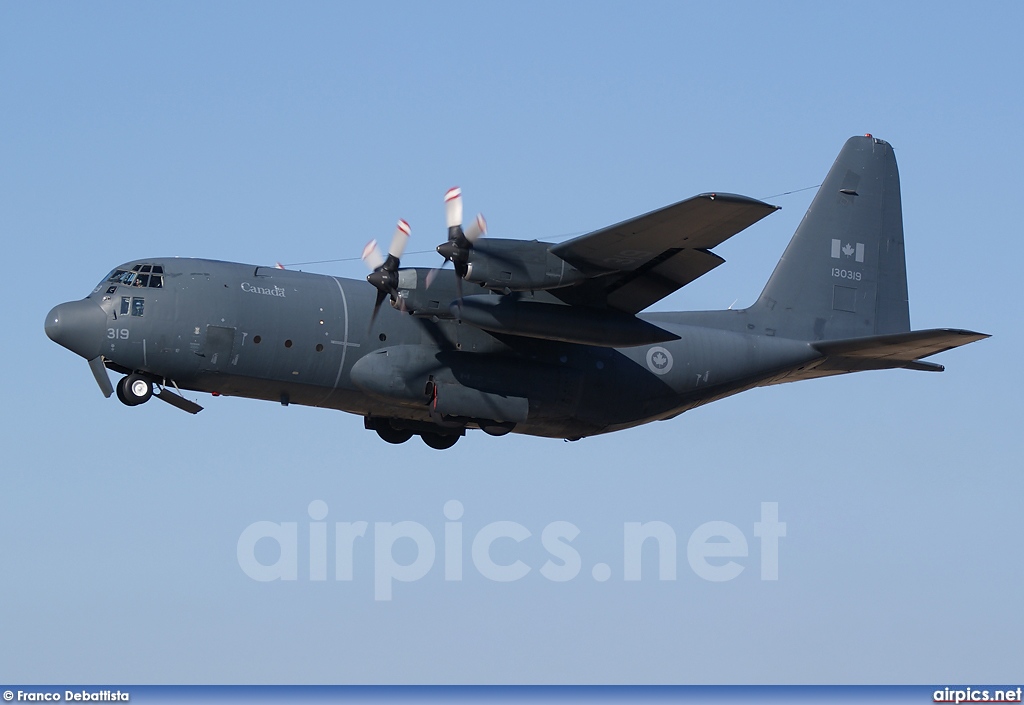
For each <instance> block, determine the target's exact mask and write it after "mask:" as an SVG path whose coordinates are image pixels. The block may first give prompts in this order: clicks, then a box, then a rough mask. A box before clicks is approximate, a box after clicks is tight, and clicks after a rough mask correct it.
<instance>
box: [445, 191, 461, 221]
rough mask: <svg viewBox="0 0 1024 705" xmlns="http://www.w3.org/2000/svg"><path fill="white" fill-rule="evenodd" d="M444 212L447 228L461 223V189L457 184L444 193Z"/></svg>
mask: <svg viewBox="0 0 1024 705" xmlns="http://www.w3.org/2000/svg"><path fill="white" fill-rule="evenodd" d="M444 213H445V217H446V218H447V220H448V227H449V228H455V227H458V226H460V225H462V189H460V188H459V187H458V186H456V187H454V188H450V189H448V193H446V194H445V195H444Z"/></svg>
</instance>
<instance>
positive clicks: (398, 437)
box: [374, 422, 412, 445]
mask: <svg viewBox="0 0 1024 705" xmlns="http://www.w3.org/2000/svg"><path fill="white" fill-rule="evenodd" d="M374 430H375V431H376V432H377V435H378V436H380V438H381V440H382V441H387V442H388V443H393V444H395V445H398V444H399V443H405V442H406V441H407V440H409V439H410V438H412V431H410V430H408V429H405V428H395V427H393V426H392V425H391V424H389V423H386V422H385V423H382V424H380V425H379V426H377V428H375V429H374Z"/></svg>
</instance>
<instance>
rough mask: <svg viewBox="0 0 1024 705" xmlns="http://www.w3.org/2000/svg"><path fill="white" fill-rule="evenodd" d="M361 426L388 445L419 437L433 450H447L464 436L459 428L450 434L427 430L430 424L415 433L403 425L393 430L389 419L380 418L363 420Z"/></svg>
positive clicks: (463, 432)
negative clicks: (371, 431)
mask: <svg viewBox="0 0 1024 705" xmlns="http://www.w3.org/2000/svg"><path fill="white" fill-rule="evenodd" d="M363 425H364V426H365V427H366V428H368V429H370V430H373V431H376V432H377V435H378V436H380V438H381V440H383V441H386V442H388V443H393V444H395V445H397V444H399V443H405V442H406V441H407V440H409V439H410V438H412V437H413V436H419V437H420V438H421V439H422V440H423V442H424V443H426V444H427V445H428V446H430V447H431V448H433V449H434V450H447V449H448V448H451V447H452V446H453V445H455V444H456V443H458V442H459V439H460V438H462V436H464V435H465V431H464V430H463V429H461V428H460V429H455V430H453V432H451V433H444V432H440V431H434V430H432V429H430V428H429V426H432V424H423V425H424V427H425V428H424V429H422V430H419V429H417V430H415V431H413V430H412V429H410V428H406V427H405V426H404V425H403V426H402V427H401V428H395V427H394V426H392V425H391V420H390V419H381V418H370V417H367V418H365V419H363Z"/></svg>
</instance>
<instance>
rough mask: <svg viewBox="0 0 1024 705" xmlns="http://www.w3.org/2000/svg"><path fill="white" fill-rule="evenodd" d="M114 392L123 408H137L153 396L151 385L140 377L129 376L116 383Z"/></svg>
mask: <svg viewBox="0 0 1024 705" xmlns="http://www.w3.org/2000/svg"><path fill="white" fill-rule="evenodd" d="M114 391H116V392H117V398H118V399H120V400H121V403H122V404H124V405H125V406H138V405H139V404H144V403H146V402H147V401H149V398H150V397H151V396H153V383H152V382H150V381H149V380H148V379H146V378H145V377H143V376H142V375H138V374H130V375H128V376H127V377H123V378H122V379H121V381H120V382H118V383H117V387H115V390H114Z"/></svg>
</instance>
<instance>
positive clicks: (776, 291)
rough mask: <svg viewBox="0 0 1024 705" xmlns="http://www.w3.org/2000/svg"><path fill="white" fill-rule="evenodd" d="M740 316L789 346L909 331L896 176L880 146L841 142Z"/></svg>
mask: <svg viewBox="0 0 1024 705" xmlns="http://www.w3.org/2000/svg"><path fill="white" fill-rule="evenodd" d="M748 313H749V314H751V315H752V316H753V317H755V318H756V319H757V320H758V321H759V323H760V324H761V325H760V326H759V327H763V328H765V329H768V330H770V331H772V332H773V333H774V334H776V335H779V336H783V337H787V338H794V339H797V340H836V339H845V338H859V337H863V336H870V335H886V334H890V333H902V332H906V331H909V330H910V307H909V304H908V297H907V266H906V257H905V254H904V250H903V212H902V206H901V204H900V177H899V172H898V170H897V168H896V157H895V155H894V154H893V149H892V147H891V146H890V145H889V143H888V142H885V141H883V140H880V139H875V138H873V137H871V136H870V135H868V136H865V137H851V138H850V139H849V140H847V142H846V144H845V145H844V146H843V149H842V151H841V152H840V153H839V157H838V158H836V162H835V164H833V165H832V168H831V169H830V170H829V172H828V176H826V177H825V181H824V182H823V183H822V184H821V188H820V189H819V190H818V194H817V195H816V196H815V197H814V201H813V202H812V203H811V207H810V208H808V209H807V213H806V214H805V215H804V218H803V221H801V223H800V226H799V227H798V228H797V230H796V233H795V234H794V235H793V239H792V240H790V243H789V246H788V247H787V248H786V252H785V253H784V254H783V255H782V259H781V260H779V263H778V265H777V266H776V267H775V271H774V272H773V273H772V276H771V279H769V280H768V284H767V285H766V286H765V288H764V291H763V292H761V296H760V298H758V300H757V302H756V303H754V305H753V306H751V307H750V309H748Z"/></svg>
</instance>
